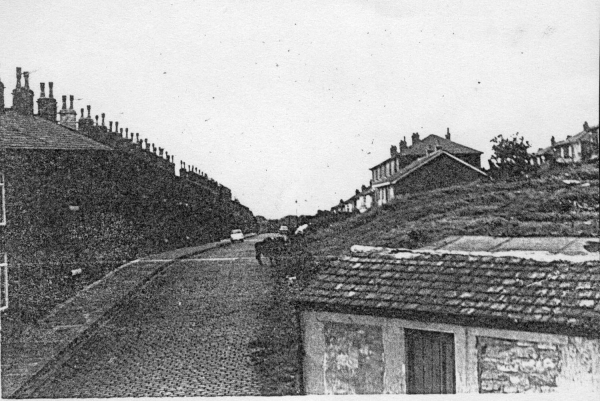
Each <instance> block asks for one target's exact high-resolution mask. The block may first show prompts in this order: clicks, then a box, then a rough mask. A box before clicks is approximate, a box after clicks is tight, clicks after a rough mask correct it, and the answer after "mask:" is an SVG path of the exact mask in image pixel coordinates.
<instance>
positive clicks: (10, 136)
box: [0, 110, 111, 150]
mask: <svg viewBox="0 0 600 401" xmlns="http://www.w3.org/2000/svg"><path fill="white" fill-rule="evenodd" d="M0 149H56V150H58V149H61V150H111V148H109V147H108V146H104V145H102V144H101V143H98V142H96V141H94V140H92V139H90V138H88V137H86V136H84V135H82V134H80V133H79V132H77V131H74V130H71V129H69V128H66V127H63V126H62V125H59V124H56V123H53V122H51V121H48V120H46V119H44V118H41V117H39V116H24V115H22V114H19V113H17V112H16V111H12V110H6V112H5V113H3V114H0Z"/></svg>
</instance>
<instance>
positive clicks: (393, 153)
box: [390, 145, 398, 157]
mask: <svg viewBox="0 0 600 401" xmlns="http://www.w3.org/2000/svg"><path fill="white" fill-rule="evenodd" d="M397 154H398V148H397V147H396V146H394V145H392V146H391V147H390V156H391V157H394V156H396V155H397Z"/></svg>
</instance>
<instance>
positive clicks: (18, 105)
mask: <svg viewBox="0 0 600 401" xmlns="http://www.w3.org/2000/svg"><path fill="white" fill-rule="evenodd" d="M23 77H24V78H25V86H24V87H21V67H17V87H16V88H15V89H14V90H13V92H12V93H13V107H12V108H13V110H15V111H16V112H17V113H19V114H23V115H26V116H31V115H33V91H32V90H31V89H29V73H28V72H24V73H23Z"/></svg>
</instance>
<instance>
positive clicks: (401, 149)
mask: <svg viewBox="0 0 600 401" xmlns="http://www.w3.org/2000/svg"><path fill="white" fill-rule="evenodd" d="M406 149H408V144H407V143H406V137H404V139H401V140H400V146H399V152H398V153H400V154H402V153H404V151H405V150H406Z"/></svg>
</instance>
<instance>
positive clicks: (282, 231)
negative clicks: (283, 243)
mask: <svg viewBox="0 0 600 401" xmlns="http://www.w3.org/2000/svg"><path fill="white" fill-rule="evenodd" d="M289 232H290V230H288V228H287V226H281V227H279V234H282V235H288V234H289Z"/></svg>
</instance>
